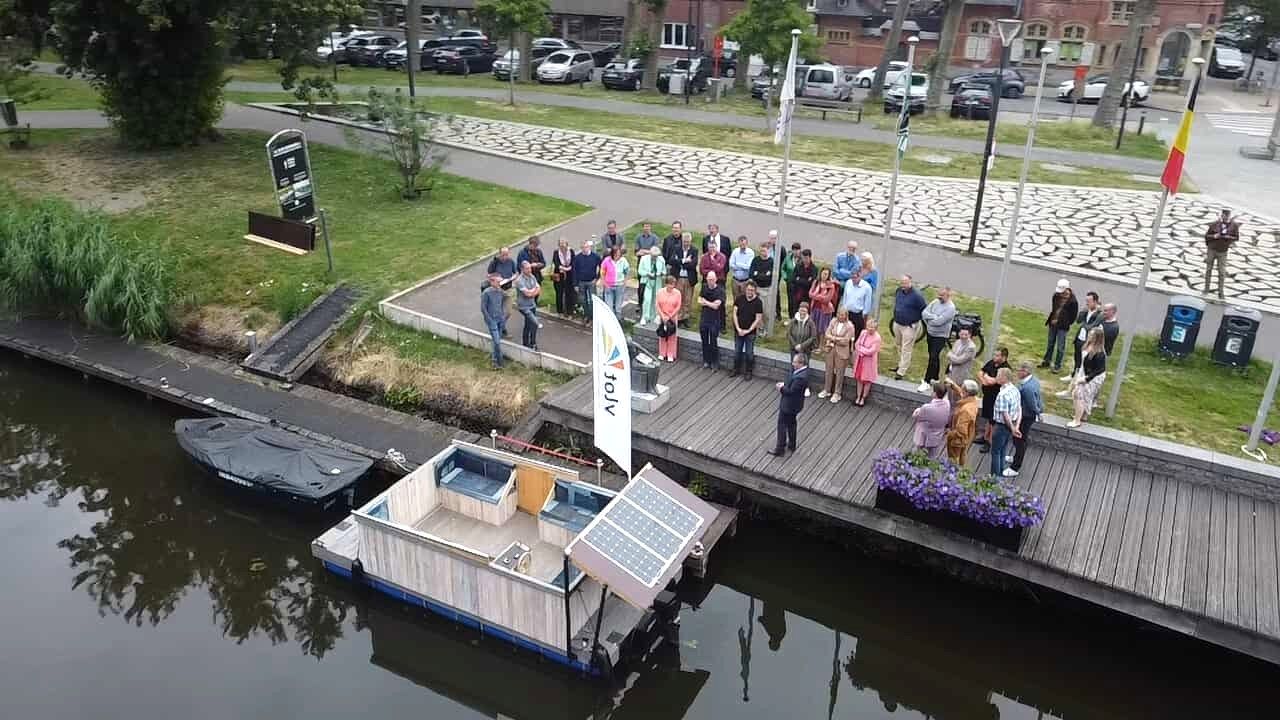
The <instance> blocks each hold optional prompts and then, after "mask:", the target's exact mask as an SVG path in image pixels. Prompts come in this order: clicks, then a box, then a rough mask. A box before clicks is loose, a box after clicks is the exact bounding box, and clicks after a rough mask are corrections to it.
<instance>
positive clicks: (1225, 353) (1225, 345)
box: [1213, 305, 1262, 368]
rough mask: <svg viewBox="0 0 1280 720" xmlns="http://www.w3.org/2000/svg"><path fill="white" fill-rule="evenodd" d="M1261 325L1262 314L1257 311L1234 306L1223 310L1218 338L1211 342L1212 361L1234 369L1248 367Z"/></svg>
mask: <svg viewBox="0 0 1280 720" xmlns="http://www.w3.org/2000/svg"><path fill="white" fill-rule="evenodd" d="M1261 325H1262V313H1260V312H1258V311H1257V310H1251V309H1249V308H1243V307H1236V306H1234V305H1233V306H1231V307H1228V308H1227V309H1226V310H1223V311H1222V324H1221V325H1219V326H1218V337H1217V338H1216V339H1215V340H1214V341H1213V361H1214V362H1216V363H1218V364H1220V365H1228V366H1230V367H1234V368H1238V367H1245V366H1246V365H1248V364H1249V358H1251V357H1253V342H1254V340H1256V339H1257V338H1258V327H1259V326H1261Z"/></svg>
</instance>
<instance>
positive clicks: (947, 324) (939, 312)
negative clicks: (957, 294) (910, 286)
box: [916, 287, 956, 392]
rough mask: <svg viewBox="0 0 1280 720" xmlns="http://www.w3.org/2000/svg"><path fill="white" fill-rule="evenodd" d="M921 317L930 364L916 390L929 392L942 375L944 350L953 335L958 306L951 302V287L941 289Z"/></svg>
mask: <svg viewBox="0 0 1280 720" xmlns="http://www.w3.org/2000/svg"><path fill="white" fill-rule="evenodd" d="M920 318H921V319H922V320H924V332H925V342H926V343H927V344H928V346H929V365H928V367H926V368H925V371H924V382H922V383H920V387H918V388H916V390H917V391H919V392H929V388H930V387H931V383H933V382H935V381H937V380H938V379H939V378H940V377H941V374H942V350H943V349H944V348H945V347H946V346H947V339H948V338H950V337H951V323H952V321H954V320H955V319H956V306H955V303H952V302H951V288H949V287H944V288H942V289H941V290H939V291H938V297H936V298H934V300H933V302H931V303H929V304H928V305H927V306H925V309H924V312H922V313H920Z"/></svg>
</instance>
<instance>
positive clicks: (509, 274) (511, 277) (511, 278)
mask: <svg viewBox="0 0 1280 720" xmlns="http://www.w3.org/2000/svg"><path fill="white" fill-rule="evenodd" d="M485 272H486V273H488V274H489V275H497V276H498V278H499V280H500V281H501V282H500V283H499V287H500V288H501V289H502V293H503V297H504V298H505V300H503V302H502V313H503V315H504V317H510V316H511V288H512V287H513V285H514V283H515V281H516V276H517V275H519V274H520V266H519V265H516V261H515V259H513V258H512V257H511V248H509V247H504V248H502V249H500V250H498V254H497V256H495V257H494V258H493V259H492V260H490V261H489V268H488V270H486V271H485ZM502 334H503V335H506V334H507V324H506V320H505V319H504V320H503V323H502Z"/></svg>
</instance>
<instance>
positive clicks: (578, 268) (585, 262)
mask: <svg viewBox="0 0 1280 720" xmlns="http://www.w3.org/2000/svg"><path fill="white" fill-rule="evenodd" d="M599 277H600V256H599V255H597V254H595V253H594V252H592V247H591V241H590V240H587V241H585V242H583V243H582V252H580V253H578V254H577V255H574V256H573V286H574V287H575V288H576V289H577V291H578V302H580V303H581V304H582V318H583V319H584V320H586V321H587V322H588V323H589V322H591V298H592V296H593V295H595V290H596V280H597V279H598V278H599Z"/></svg>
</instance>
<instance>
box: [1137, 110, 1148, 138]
mask: <svg viewBox="0 0 1280 720" xmlns="http://www.w3.org/2000/svg"><path fill="white" fill-rule="evenodd" d="M1146 124H1147V111H1146V110H1143V111H1142V114H1141V115H1139V116H1138V134H1139V135H1141V134H1142V128H1143V127H1144V126H1146Z"/></svg>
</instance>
